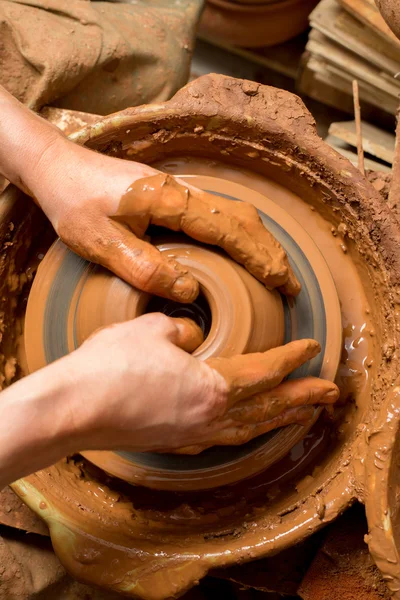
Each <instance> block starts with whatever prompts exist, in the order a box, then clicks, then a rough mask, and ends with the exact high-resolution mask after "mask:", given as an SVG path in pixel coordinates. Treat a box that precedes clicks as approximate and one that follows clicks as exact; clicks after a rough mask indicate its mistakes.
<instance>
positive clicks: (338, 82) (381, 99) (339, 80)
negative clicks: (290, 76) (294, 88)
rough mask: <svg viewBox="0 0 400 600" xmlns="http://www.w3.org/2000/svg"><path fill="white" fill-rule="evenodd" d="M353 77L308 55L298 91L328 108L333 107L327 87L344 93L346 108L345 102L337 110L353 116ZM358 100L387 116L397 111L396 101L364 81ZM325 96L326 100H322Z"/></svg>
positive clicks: (318, 57)
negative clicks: (323, 103) (346, 98)
mask: <svg viewBox="0 0 400 600" xmlns="http://www.w3.org/2000/svg"><path fill="white" fill-rule="evenodd" d="M308 71H312V72H313V75H312V76H310V74H309V73H308ZM353 79H354V76H352V75H351V74H349V73H346V72H345V71H344V70H343V69H341V68H338V67H336V66H335V65H332V64H330V63H329V62H328V61H326V60H325V59H323V58H321V57H320V56H317V55H315V56H314V55H312V54H310V55H309V56H308V57H307V59H306V61H305V62H304V65H303V71H302V74H301V77H300V78H299V87H300V90H301V91H302V92H303V93H305V94H307V95H310V96H311V97H312V98H315V99H316V100H319V101H320V102H324V101H325V102H326V103H327V104H328V105H329V106H335V104H334V103H333V100H330V97H329V87H331V92H330V93H331V94H332V88H333V89H334V90H336V91H338V92H341V93H344V94H346V95H347V96H348V100H349V102H348V107H347V108H345V107H344V105H345V101H343V102H342V104H340V105H339V104H338V108H342V109H343V110H346V112H348V113H350V114H353V100H352V80H353ZM359 83H360V98H361V100H362V101H363V103H366V104H367V105H370V106H375V107H376V108H377V109H379V110H380V111H385V112H387V113H388V114H392V115H394V114H395V112H396V110H397V105H398V101H397V99H396V98H393V97H392V96H390V95H388V94H385V93H382V92H381V91H380V90H379V89H377V88H376V87H375V86H372V85H370V84H368V83H366V82H365V81H360V82H359ZM318 86H321V88H323V92H321V94H320V93H319V92H318ZM323 96H325V99H326V100H323Z"/></svg>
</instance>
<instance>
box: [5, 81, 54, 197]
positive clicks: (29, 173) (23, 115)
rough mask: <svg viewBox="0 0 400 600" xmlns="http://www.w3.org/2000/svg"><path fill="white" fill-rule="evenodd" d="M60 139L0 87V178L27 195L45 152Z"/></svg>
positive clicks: (50, 127) (42, 120)
mask: <svg viewBox="0 0 400 600" xmlns="http://www.w3.org/2000/svg"><path fill="white" fill-rule="evenodd" d="M62 138H64V135H63V134H62V132H61V131H60V130H59V129H57V127H55V126H54V125H52V124H50V123H48V122H47V121H45V120H44V119H42V118H41V117H39V115H37V114H35V113H34V112H32V111H31V110H29V109H28V108H27V107H26V106H24V105H23V104H21V103H20V102H18V100H16V98H14V97H13V96H12V95H11V94H9V93H8V92H7V91H6V90H5V89H4V88H2V87H1V86H0V169H1V174H2V175H4V177H6V178H7V179H8V180H9V181H11V182H12V183H14V184H15V185H17V186H18V187H20V188H21V189H23V190H24V191H26V192H28V193H31V180H33V179H34V178H35V177H40V176H41V172H42V171H41V169H40V162H41V158H42V157H43V155H45V153H46V149H47V148H48V147H49V146H51V145H52V144H53V143H54V142H55V141H56V140H58V139H62ZM64 139H65V138H64Z"/></svg>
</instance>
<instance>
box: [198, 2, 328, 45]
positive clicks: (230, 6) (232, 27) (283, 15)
mask: <svg viewBox="0 0 400 600" xmlns="http://www.w3.org/2000/svg"><path fill="white" fill-rule="evenodd" d="M317 4H318V0H280V1H275V2H263V3H261V2H260V3H250V2H249V3H247V2H245V3H242V2H241V3H236V2H230V1H229V0H209V1H208V2H207V3H206V6H205V9H204V12H203V15H202V18H201V21H200V29H199V31H200V34H202V35H204V36H206V37H208V38H210V39H215V40H217V41H220V42H224V43H226V44H231V45H233V46H244V47H247V48H258V47H265V46H275V45H276V44H281V43H283V42H286V41H287V40H290V39H291V38H293V37H295V36H296V35H298V34H300V33H301V32H302V31H305V30H306V29H307V27H308V15H309V14H310V12H311V11H312V9H313V8H314V7H315V6H316V5H317Z"/></svg>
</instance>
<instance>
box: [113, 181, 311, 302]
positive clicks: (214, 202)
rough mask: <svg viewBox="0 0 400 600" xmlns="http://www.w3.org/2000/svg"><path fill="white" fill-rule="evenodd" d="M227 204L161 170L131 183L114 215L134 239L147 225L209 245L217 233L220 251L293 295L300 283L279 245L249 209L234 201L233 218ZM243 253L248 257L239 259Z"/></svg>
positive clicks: (141, 234)
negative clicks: (185, 235) (160, 172)
mask: <svg viewBox="0 0 400 600" xmlns="http://www.w3.org/2000/svg"><path fill="white" fill-rule="evenodd" d="M231 206H232V204H231V203H230V201H229V200H227V199H226V198H222V197H217V196H214V195H211V194H208V193H207V192H202V191H198V190H196V189H195V188H192V187H191V186H188V185H182V184H181V183H179V182H178V181H176V179H174V177H171V176H169V175H164V174H162V175H155V176H152V177H147V178H145V179H140V180H138V181H136V182H135V183H133V184H132V185H131V186H130V188H129V189H128V191H127V193H126V194H125V196H124V197H123V198H122V200H121V204H120V206H119V207H118V211H117V213H116V215H115V217H114V218H115V219H116V220H117V221H118V222H121V223H124V224H126V225H128V226H129V227H130V229H131V230H132V231H133V232H134V233H135V234H136V235H137V236H138V237H139V238H142V237H143V236H144V234H145V233H146V231H147V229H148V227H149V225H159V226H161V227H168V229H171V230H172V231H183V232H184V233H186V234H187V235H189V236H190V237H191V238H193V239H195V240H197V241H199V242H202V243H203V244H213V243H214V240H215V237H217V239H220V240H222V247H223V248H224V250H226V252H228V254H229V255H230V256H231V257H232V258H233V259H234V260H235V261H236V262H237V263H239V264H243V263H244V266H245V267H246V269H247V270H248V271H249V273H251V275H254V277H256V279H258V280H259V281H261V282H262V283H264V284H265V285H266V286H267V287H268V288H270V289H271V288H272V289H274V288H277V287H280V288H281V289H282V292H283V293H285V294H288V295H290V296H297V295H298V294H299V292H300V284H299V282H298V281H297V279H296V277H295V275H294V273H293V270H292V268H291V267H290V265H289V261H288V259H287V256H286V254H285V252H284V250H283V248H282V246H281V245H280V244H279V243H278V242H277V241H276V240H275V238H274V237H273V236H272V235H271V234H270V233H269V231H267V230H266V229H265V228H264V226H263V224H262V222H261V219H259V221H258V222H257V223H256V224H253V222H252V221H251V219H250V217H251V216H253V214H254V208H252V207H249V206H248V205H246V204H239V205H238V206H237V207H236V211H235V212H236V214H235V218H234V219H233V218H232V217H230V215H229V210H226V209H227V208H230V207H231ZM210 215H211V218H210ZM210 223H211V225H210ZM210 226H211V227H212V228H213V231H212V232H210ZM238 229H240V233H241V234H242V233H243V232H244V233H245V234H246V236H247V239H246V240H245V242H244V240H243V239H242V237H241V238H240V240H239V236H238V231H237V230H238ZM244 244H246V247H245V246H244ZM243 254H245V255H246V256H248V257H250V258H246V259H245V260H244V259H243Z"/></svg>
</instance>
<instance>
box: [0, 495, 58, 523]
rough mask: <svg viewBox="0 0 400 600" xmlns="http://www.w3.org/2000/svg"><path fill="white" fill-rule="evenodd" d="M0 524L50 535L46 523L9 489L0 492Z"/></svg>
mask: <svg viewBox="0 0 400 600" xmlns="http://www.w3.org/2000/svg"><path fill="white" fill-rule="evenodd" d="M0 524H1V525H7V527H14V528H16V529H21V530H22V531H26V532H28V533H38V534H40V535H49V530H48V528H47V526H46V523H45V522H44V521H42V519H39V517H38V516H37V515H35V513H34V512H32V511H31V510H30V509H29V508H28V507H27V506H26V504H24V503H23V502H22V500H21V499H20V498H18V496H17V495H16V494H15V493H14V492H13V491H12V489H11V488H9V487H5V488H4V489H2V490H1V491H0Z"/></svg>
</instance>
